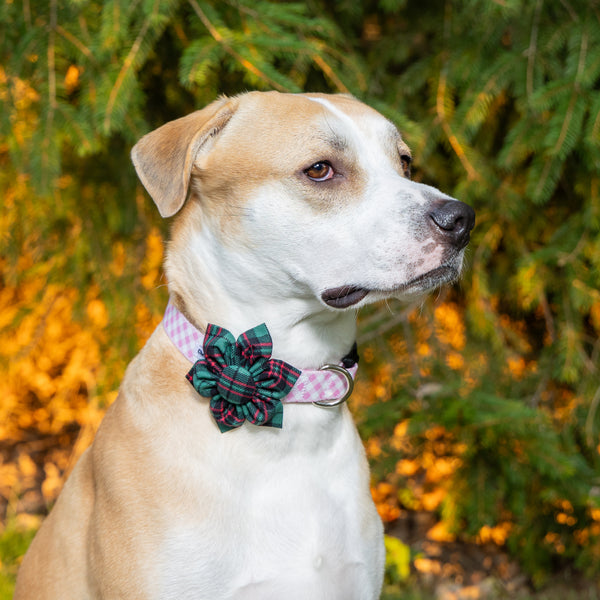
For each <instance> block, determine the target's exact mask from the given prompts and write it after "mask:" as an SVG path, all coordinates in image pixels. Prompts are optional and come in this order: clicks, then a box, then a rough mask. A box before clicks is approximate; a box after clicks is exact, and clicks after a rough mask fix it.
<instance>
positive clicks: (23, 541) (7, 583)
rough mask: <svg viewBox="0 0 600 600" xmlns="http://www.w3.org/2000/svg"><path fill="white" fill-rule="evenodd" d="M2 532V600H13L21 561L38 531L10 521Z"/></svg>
mask: <svg viewBox="0 0 600 600" xmlns="http://www.w3.org/2000/svg"><path fill="white" fill-rule="evenodd" d="M0 531H1V533H0V600H11V598H12V597H13V593H14V590H15V579H16V577H17V569H18V568H19V564H20V559H21V557H22V556H23V554H25V551H26V550H27V548H28V547H29V544H30V543H31V540H32V539H33V536H34V535H35V532H36V531H37V529H36V528H31V527H26V526H23V525H20V524H18V523H17V521H16V520H15V519H9V520H8V522H7V523H6V525H5V526H4V528H3V529H2V530H0Z"/></svg>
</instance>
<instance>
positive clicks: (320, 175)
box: [304, 161, 335, 181]
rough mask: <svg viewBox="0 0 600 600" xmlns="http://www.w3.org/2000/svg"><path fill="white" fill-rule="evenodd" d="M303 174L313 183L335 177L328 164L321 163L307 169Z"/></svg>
mask: <svg viewBox="0 0 600 600" xmlns="http://www.w3.org/2000/svg"><path fill="white" fill-rule="evenodd" d="M304 174H305V175H306V176H307V177H308V178H309V179H312V180H313V181H327V180H328V179H331V178H332V177H333V176H334V175H335V171H334V170H333V167H332V166H331V165H330V164H329V163H328V162H325V161H322V162H316V163H315V164H314V165H311V166H310V167H308V169H306V170H305V171H304Z"/></svg>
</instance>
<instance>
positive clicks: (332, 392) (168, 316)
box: [163, 301, 358, 424]
mask: <svg viewBox="0 0 600 600" xmlns="http://www.w3.org/2000/svg"><path fill="white" fill-rule="evenodd" d="M163 327H164V330H165V332H166V333H167V335H168V336H169V338H170V339H171V341H172V342H173V344H175V346H176V347H177V348H178V349H179V351H180V352H181V353H182V354H183V355H184V356H185V357H186V358H187V359H188V360H189V361H190V362H191V363H195V362H196V361H197V360H198V359H202V358H203V357H204V351H203V349H202V343H203V336H202V334H201V333H200V332H199V331H198V330H197V329H196V328H195V327H194V326H193V325H192V324H191V323H190V322H189V321H188V320H187V319H186V318H185V316H184V315H183V314H181V313H180V312H179V311H178V310H177V308H175V305H174V304H173V303H172V301H169V304H168V306H167V309H166V311H165V316H164V318H163ZM218 329H220V328H218ZM265 329H266V328H265ZM230 335H231V334H230ZM231 339H232V340H233V336H232V337H231ZM271 350H272V349H270V350H269V353H270V352H271ZM357 362H358V354H357V353H356V349H355V348H353V350H352V352H351V354H350V355H349V356H348V357H346V358H344V359H343V361H342V365H343V366H344V367H345V368H346V369H347V371H348V372H349V373H350V374H351V375H352V377H353V378H354V377H355V376H356V372H357V370H358V364H357ZM288 366H289V365H288ZM290 368H292V367H290ZM294 371H295V369H294ZM227 377H231V378H232V379H234V380H235V379H236V378H241V379H242V380H243V378H244V374H242V373H241V372H238V374H237V375H236V376H235V377H233V376H232V375H230V374H229V373H228V374H227ZM226 380H227V379H225V381H226ZM225 381H224V382H222V383H221V386H222V387H221V391H220V392H219V394H222V395H223V396H226V393H224V392H225V391H226V389H227V385H228V384H227V383H226V382H225ZM246 385H247V384H244V387H245V386H246ZM347 386H348V382H347V381H346V378H345V377H344V376H343V375H341V374H340V373H336V372H334V371H312V370H308V369H306V370H304V371H302V372H301V374H300V377H298V379H297V380H296V384H295V385H294V387H293V389H292V391H291V392H289V393H288V394H287V395H286V396H284V397H282V401H283V402H285V403H286V404H287V403H311V402H315V401H317V400H325V401H332V400H334V399H337V398H341V397H342V396H343V395H344V394H345V393H346V392H347V389H348V387H347ZM244 393H249V392H244ZM229 397H230V398H231V397H234V398H235V397H236V396H235V394H231V395H230V396H229ZM242 422H243V421H242ZM242 422H240V424H241V423H242Z"/></svg>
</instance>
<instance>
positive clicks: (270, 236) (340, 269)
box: [132, 92, 475, 311]
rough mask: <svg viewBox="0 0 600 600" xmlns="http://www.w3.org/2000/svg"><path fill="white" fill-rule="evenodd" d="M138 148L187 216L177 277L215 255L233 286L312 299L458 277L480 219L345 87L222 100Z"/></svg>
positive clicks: (163, 194)
mask: <svg viewBox="0 0 600 600" xmlns="http://www.w3.org/2000/svg"><path fill="white" fill-rule="evenodd" d="M132 157H133V162H134V164H135V167H136V170H137V172H138V175H139V177H140V179H141V181H142V183H143V184H144V186H145V187H146V189H147V190H148V192H149V193H150V195H151V196H152V198H153V199H154V201H155V202H156V204H157V206H158V209H159V211H160V213H161V215H162V216H164V217H170V216H172V215H174V214H176V213H178V212H180V213H181V216H180V217H179V219H178V220H177V221H176V224H175V231H176V233H178V235H176V236H175V235H174V239H173V242H172V244H171V247H170V252H171V253H178V254H180V255H186V258H185V261H186V262H187V264H188V267H187V271H186V274H185V275H184V274H183V273H174V274H170V273H169V272H168V275H169V279H170V280H171V279H172V278H173V277H174V278H175V279H177V278H179V279H182V278H184V277H186V276H189V275H190V273H191V272H193V270H194V269H195V268H196V267H199V265H200V264H204V265H205V267H204V268H206V262H207V261H217V263H218V264H216V265H215V266H214V268H215V269H220V270H223V276H222V277H221V278H220V279H221V284H222V285H223V286H224V287H227V285H228V284H227V283H225V282H226V281H227V280H236V281H237V284H236V285H237V289H236V292H235V293H240V289H244V286H246V289H247V286H252V285H253V286H255V287H258V288H261V286H262V287H263V288H265V289H264V294H265V295H269V296H272V297H273V296H275V297H282V298H287V297H296V298H302V299H303V301H304V302H305V304H306V303H308V304H311V305H313V307H314V308H315V309H317V310H323V309H324V308H328V309H330V310H335V311H340V310H343V309H347V308H349V307H355V306H359V305H362V304H365V303H367V302H370V301H375V300H379V299H382V298H386V297H399V298H401V299H410V298H412V297H414V296H417V295H420V294H423V293H424V292H427V291H429V290H431V289H433V288H436V287H438V286H440V285H441V284H443V283H446V282H449V281H452V280H454V279H456V278H457V277H458V275H459V273H460V271H461V268H462V263H463V254H464V249H465V247H466V245H467V244H468V242H469V234H470V231H471V229H472V228H473V225H474V221H475V215H474V212H473V210H472V209H471V208H470V207H469V206H467V205H466V204H463V203H462V202H459V201H457V200H454V199H453V198H450V197H448V196H446V195H444V194H443V193H441V192H440V191H438V190H437V189H435V188H432V187H429V186H426V185H423V184H420V183H415V182H413V181H411V180H410V163H411V154H410V150H409V148H408V146H407V145H406V144H405V143H404V141H403V140H402V137H401V135H400V134H399V132H398V130H397V129H396V127H394V126H393V125H392V123H390V122H389V121H388V120H387V119H385V118H384V117H383V116H382V115H380V114H379V113H378V112H376V111H375V110H373V109H371V108H369V107H367V106H365V105H364V104H362V103H361V102H359V101H357V100H355V99H353V98H351V97H347V96H327V95H319V94H300V95H293V94H279V93H277V92H268V93H258V92H251V93H248V94H244V95H242V96H238V97H235V98H231V99H229V98H221V99H219V100H218V101H216V102H214V103H213V104H211V105H209V106H208V107H207V108H205V109H203V110H201V111H198V112H195V113H193V114H191V115H188V116H187V117H184V118H182V119H178V120H176V121H173V122H170V123H167V124H166V125H164V126H163V127H160V128H159V129H157V130H156V131H153V132H151V133H149V134H148V135H146V136H145V137H144V138H142V139H141V140H140V141H139V142H138V143H137V145H136V146H135V147H134V149H133V152H132ZM186 200H187V202H186ZM184 205H185V206H184ZM182 240H183V241H182ZM194 257H196V258H194ZM174 262H175V261H168V264H167V271H169V264H171V265H172V268H173V269H175V266H173V263H174ZM177 262H180V261H177ZM178 268H180V267H178ZM171 275H173V276H171ZM232 285H233V284H232Z"/></svg>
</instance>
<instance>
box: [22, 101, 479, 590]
mask: <svg viewBox="0 0 600 600" xmlns="http://www.w3.org/2000/svg"><path fill="white" fill-rule="evenodd" d="M409 156H410V152H409V150H408V148H407V147H406V145H405V144H404V142H403V141H402V139H401V137H400V134H399V133H398V132H397V130H396V129H395V128H394V127H393V126H392V124H391V123H389V122H388V121H387V120H386V119H384V118H383V117H382V116H381V115H379V114H378V113H377V112H376V111H374V110H373V109H370V108H369V107H367V106H365V105H364V104H362V103H360V102H358V101H357V100H355V99H353V98H350V97H346V96H325V95H320V94H307V95H287V94H279V93H276V92H272V93H249V94H245V95H242V96H239V97H236V98H231V99H229V98H220V99H219V100H217V101H215V102H214V103H212V104H211V105H209V106H208V107H206V108H204V109H203V110H200V111H196V112H194V113H192V114H191V115H188V116H187V117H183V118H182V119H178V120H176V121H173V122H171V123H167V124H166V125H164V126H163V127H160V128H159V129H157V130H156V131H153V132H151V133H149V134H148V135H146V136H144V137H143V138H142V139H141V140H140V141H139V142H138V143H137V144H136V146H135V147H134V149H133V151H132V159H133V162H134V164H135V167H136V170H137V172H138V175H139V177H140V179H141V181H142V183H143V184H144V186H145V187H146V189H147V190H148V192H149V193H150V195H151V196H152V198H153V200H154V201H155V203H156V205H157V207H158V209H159V211H160V213H161V215H163V216H165V217H169V216H172V215H175V214H176V213H177V217H176V219H175V222H174V224H173V227H172V231H171V241H170V242H169V245H168V249H167V258H166V273H167V278H168V282H169V291H170V294H171V296H172V298H173V301H174V302H175V304H176V306H177V307H178V308H179V309H180V310H181V311H182V312H183V313H184V314H185V315H186V316H187V317H188V319H189V320H190V321H191V322H192V323H193V324H194V325H195V326H196V327H197V328H198V329H200V330H204V329H205V328H206V325H207V323H208V322H211V323H216V324H219V325H222V326H223V327H226V328H228V329H230V330H231V332H232V333H233V334H234V336H235V337H237V336H238V335H239V334H241V333H242V332H243V331H245V330H247V329H249V328H250V327H253V326H256V325H258V324H260V323H261V322H264V323H266V324H267V325H268V327H269V331H270V333H271V336H272V338H273V356H274V357H275V358H277V359H280V360H284V361H287V362H289V363H291V364H293V365H294V366H296V367H297V368H299V369H315V368H319V367H320V366H321V365H323V364H326V363H332V362H339V360H340V359H341V357H343V356H344V355H345V354H346V353H347V352H348V351H349V349H350V348H351V346H352V343H353V341H354V339H355V336H356V323H355V321H356V316H355V311H354V307H353V306H352V305H348V306H343V307H341V309H340V310H338V307H333V308H332V306H333V305H332V304H331V303H330V302H326V300H328V297H327V293H326V292H328V291H329V292H331V290H334V291H335V290H339V289H344V288H343V286H344V285H355V286H358V287H359V289H361V288H365V290H366V291H365V293H366V294H368V298H367V297H365V296H363V297H362V298H361V300H357V302H359V303H367V302H371V301H376V300H378V299H383V298H389V297H391V296H394V295H395V296H397V297H399V298H402V299H405V298H414V297H415V296H416V295H418V294H422V293H424V292H427V291H428V290H429V289H431V287H435V286H437V285H440V284H441V283H444V282H446V281H448V280H449V279H450V278H451V277H453V276H455V275H457V274H458V273H459V271H460V268H461V266H462V256H463V248H464V240H465V239H466V238H465V236H464V235H463V236H462V238H461V239H462V241H460V242H459V241H457V240H456V239H453V237H454V238H455V236H452V235H451V234H450V233H449V232H448V230H447V228H440V227H438V226H436V225H435V224H434V223H433V221H432V218H431V216H430V212H431V211H432V210H439V208H436V207H437V206H439V205H440V203H445V204H448V203H452V202H456V201H455V200H453V199H451V198H449V197H447V196H445V195H443V194H441V192H439V191H437V190H435V189H433V188H430V187H428V186H424V185H422V184H418V183H414V182H411V181H409V180H408V179H407V177H406V175H407V170H408V159H407V158H406V157H409ZM325 161H327V162H328V163H331V164H332V165H333V167H334V169H333V170H334V171H335V174H336V176H335V177H333V178H331V179H327V180H325V181H322V182H316V181H314V178H311V177H310V176H309V173H307V169H309V168H310V167H311V166H312V165H315V164H316V163H318V162H325ZM459 204H460V203H459ZM457 206H458V205H457ZM432 207H433V208H432ZM440 219H441V217H440ZM470 227H472V223H471V224H470V226H469V230H470ZM449 229H451V228H449ZM466 233H467V234H468V231H467V232H466ZM346 295H347V294H346ZM351 306H352V308H350V307H351ZM346 308H350V310H346ZM190 367H191V364H190V363H189V362H188V360H187V359H186V358H184V357H183V355H182V354H181V353H180V352H179V350H178V349H177V348H176V347H175V346H174V344H173V343H172V342H171V340H170V339H169V338H168V337H167V334H166V333H165V330H164V329H163V326H162V325H159V326H158V327H157V329H156V330H155V332H154V333H153V334H152V336H151V337H150V339H149V340H148V342H147V343H146V345H145V346H144V348H143V349H142V350H141V352H140V353H139V354H138V355H137V356H136V357H135V358H134V360H133V361H132V362H131V364H130V365H129V367H128V368H127V371H126V373H125V377H124V380H123V383H122V385H121V388H120V391H119V395H118V398H117V400H116V401H115V403H114V404H113V405H112V406H111V407H110V408H109V410H108V411H107V413H106V416H105V418H104V420H103V422H102V424H101V426H100V428H99V430H98V433H97V436H96V438H95V440H94V442H93V445H92V446H91V447H90V448H89V449H88V450H87V451H86V452H85V453H84V455H83V456H82V458H81V460H80V461H79V463H78V464H77V465H76V467H75V469H74V471H73V473H72V475H71V477H70V478H69V480H68V481H67V483H66V484H65V487H64V489H63V491H62V493H61V495H60V497H59V499H58V501H57V503H56V505H55V506H54V508H53V510H52V511H51V513H50V515H49V516H48V518H47V519H46V520H45V522H44V523H43V525H42V527H41V529H40V531H39V532H38V535H37V536H36V538H35V539H34V541H33V543H32V545H31V547H30V549H29V551H28V552H27V554H26V556H25V558H24V560H23V564H22V566H21V569H20V572H19V576H18V579H17V586H16V591H15V600H91V599H92V598H94V599H95V598H103V599H106V600H116V599H124V600H133V599H138V598H140V599H142V598H143V599H150V598H161V599H164V598H168V599H169V600H175V599H177V600H179V598H184V597H186V598H187V597H193V598H194V599H195V600H215V598H218V599H219V600H249V599H252V600H254V599H260V600H275V599H277V600H279V599H280V598H285V599H286V600H306V599H307V598H310V600H326V599H327V600H329V599H331V598H336V599H337V598H339V599H340V600H342V599H343V600H374V599H375V598H377V597H378V595H379V592H380V589H381V585H382V579H383V568H384V562H385V556H384V547H383V530H382V525H381V522H380V520H379V518H378V516H377V512H376V509H375V506H374V504H373V501H372V498H371V495H370V492H369V471H368V464H367V461H366V457H365V453H364V449H363V447H362V444H361V441H360V438H359V436H358V433H357V431H356V427H355V426H354V423H353V421H352V417H351V415H350V412H349V410H348V408H347V406H345V405H342V406H339V407H336V408H330V409H322V408H319V407H315V406H312V405H310V404H309V405H293V404H288V405H286V406H285V409H284V413H285V418H284V427H283V429H281V430H275V429H273V428H267V427H257V426H254V425H249V424H245V425H243V426H242V427H240V428H238V429H236V430H235V431H233V432H228V433H226V434H221V433H220V431H219V430H218V428H217V426H216V424H215V422H214V420H213V419H212V416H211V414H210V408H209V402H208V400H207V399H206V398H203V397H201V396H199V395H198V394H197V393H196V391H195V390H194V389H193V388H192V386H190V385H189V383H188V381H187V380H186V378H185V374H186V373H187V371H188V370H189V369H190ZM246 511H248V517H247V518H246ZM232 523H233V525H232ZM190 590H191V591H190Z"/></svg>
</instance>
